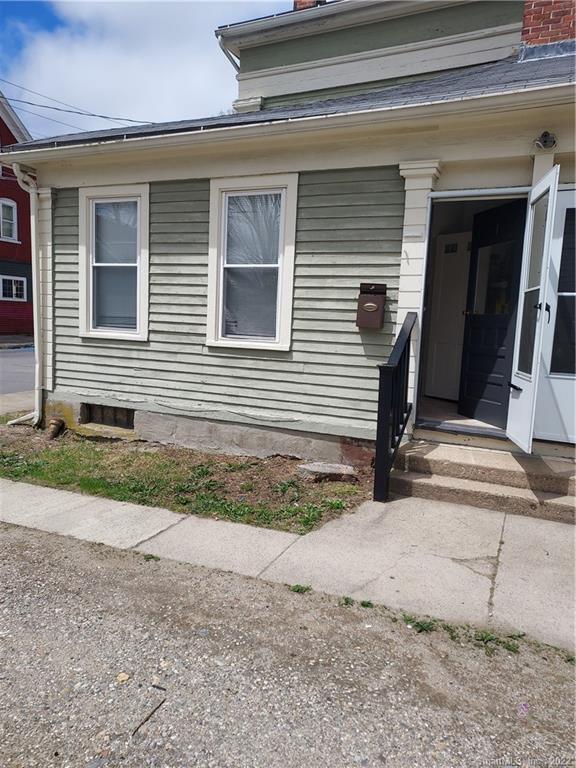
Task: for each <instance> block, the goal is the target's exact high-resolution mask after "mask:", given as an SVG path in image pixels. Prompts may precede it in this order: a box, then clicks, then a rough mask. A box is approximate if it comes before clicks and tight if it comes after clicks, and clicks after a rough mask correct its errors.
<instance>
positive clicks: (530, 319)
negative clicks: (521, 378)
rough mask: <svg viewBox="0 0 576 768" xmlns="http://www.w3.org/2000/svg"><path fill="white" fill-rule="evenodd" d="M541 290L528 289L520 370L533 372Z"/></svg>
mask: <svg viewBox="0 0 576 768" xmlns="http://www.w3.org/2000/svg"><path fill="white" fill-rule="evenodd" d="M539 294H540V290H539V289H538V288H536V289H535V290H533V291H526V293H525V294H524V307H523V310H522V327H521V329H520V350H519V353H518V370H519V371H522V372H523V373H528V374H532V357H533V354H534V339H535V338H536V321H537V320H538V312H539V310H538V309H536V305H537V304H538V296H539Z"/></svg>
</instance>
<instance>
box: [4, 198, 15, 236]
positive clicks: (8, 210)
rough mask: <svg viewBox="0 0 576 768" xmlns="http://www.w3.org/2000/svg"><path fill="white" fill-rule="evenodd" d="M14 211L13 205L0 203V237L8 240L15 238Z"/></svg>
mask: <svg viewBox="0 0 576 768" xmlns="http://www.w3.org/2000/svg"><path fill="white" fill-rule="evenodd" d="M15 211H16V208H15V207H14V206H13V205H7V204H6V203H2V211H1V222H0V223H1V226H0V236H2V237H5V238H7V239H8V240H13V239H14V237H15V233H14V230H15V227H14V218H15Z"/></svg>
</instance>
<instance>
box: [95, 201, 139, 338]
mask: <svg viewBox="0 0 576 768" xmlns="http://www.w3.org/2000/svg"><path fill="white" fill-rule="evenodd" d="M93 226H94V239H93V262H92V317H93V326H94V328H117V329H119V330H129V331H130V330H136V328H137V305H138V202H137V201H136V200H121V201H105V202H104V201H103V202H95V203H94V218H93Z"/></svg>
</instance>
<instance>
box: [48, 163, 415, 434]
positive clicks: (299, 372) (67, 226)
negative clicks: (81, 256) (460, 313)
mask: <svg viewBox="0 0 576 768" xmlns="http://www.w3.org/2000/svg"><path fill="white" fill-rule="evenodd" d="M208 201H209V182H208V180H201V181H198V180H192V181H178V182H160V183H153V184H151V185H150V323H149V328H150V333H149V341H148V342H147V343H146V342H129V341H111V340H94V339H85V340H82V339H80V338H79V336H78V191H77V190H72V189H68V190H59V191H57V192H56V193H55V200H54V263H55V271H54V280H55V307H54V308H55V318H54V327H55V365H54V377H55V388H56V390H57V393H58V395H61V396H66V394H70V395H72V394H73V395H75V396H76V398H78V397H80V398H85V399H88V400H90V401H92V402H102V403H105V402H112V401H114V402H116V401H124V402H127V403H128V402H129V403H131V404H133V407H136V408H140V409H144V410H154V411H166V412H170V413H183V414H186V413H189V414H190V415H198V416H200V415H201V416H203V417H206V418H218V419H229V420H231V421H237V422H244V423H250V424H253V425H259V424H260V425H267V426H281V427H284V428H292V429H299V430H300V429H302V430H307V431H318V432H326V433H332V434H340V435H350V436H363V435H364V436H370V435H371V433H372V430H373V428H374V420H375V408H376V378H377V371H376V365H377V363H378V362H381V361H383V360H384V359H385V358H386V356H387V354H388V352H389V349H390V345H391V343H392V340H393V333H394V313H395V303H396V297H397V287H398V279H399V265H400V245H401V239H402V217H403V180H402V179H401V177H400V175H399V173H398V169H397V168H396V167H388V168H370V169H353V170H335V171H321V172H313V173H312V172H309V173H302V174H301V175H300V182H299V195H298V217H297V237H296V264H295V290H294V317H293V332H292V350H291V352H266V351H253V350H238V349H234V350H225V349H218V350H209V349H207V348H206V347H205V345H204V342H205V335H206V291H207V263H208V214H209V210H208V207H209V203H208ZM361 281H362V282H364V281H375V282H385V283H387V285H388V287H389V291H390V297H391V302H390V303H389V305H388V308H387V317H386V327H385V328H384V330H383V331H380V332H365V333H360V332H359V331H358V329H357V328H356V326H355V311H356V299H357V295H358V287H359V284H360V282H361Z"/></svg>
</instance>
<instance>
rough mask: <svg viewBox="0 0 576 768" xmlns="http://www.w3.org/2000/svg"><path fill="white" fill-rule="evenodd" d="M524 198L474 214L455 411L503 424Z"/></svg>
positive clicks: (489, 422) (520, 255)
mask: <svg viewBox="0 0 576 768" xmlns="http://www.w3.org/2000/svg"><path fill="white" fill-rule="evenodd" d="M525 220H526V201H525V200H514V201H513V202H510V203H500V204H499V205H498V204H497V205H495V207H494V208H490V209H489V210H487V211H483V212H482V213H478V214H476V216H475V217H474V225H473V229H472V247H471V254H470V276H469V280H468V297H467V305H466V323H465V327H464V344H463V350H462V370H461V375H460V396H459V403H458V412H459V413H460V414H462V415H463V416H468V417H469V418H473V419H479V420H480V421H484V422H486V423H488V424H492V425H494V426H495V427H501V428H502V429H504V428H505V427H506V419H507V416H508V399H509V393H510V389H509V382H510V376H511V372H512V356H513V353H514V331H515V327H516V307H517V304H518V290H519V282H520V270H521V266H522V243H523V236H524V225H525Z"/></svg>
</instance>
